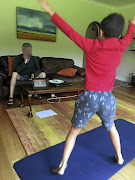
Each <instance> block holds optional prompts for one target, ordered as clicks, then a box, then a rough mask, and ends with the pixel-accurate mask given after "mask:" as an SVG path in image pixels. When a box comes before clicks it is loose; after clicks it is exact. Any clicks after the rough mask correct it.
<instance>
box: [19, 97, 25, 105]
mask: <svg viewBox="0 0 135 180" xmlns="http://www.w3.org/2000/svg"><path fill="white" fill-rule="evenodd" d="M19 107H21V108H23V107H24V104H23V94H21V104H19Z"/></svg>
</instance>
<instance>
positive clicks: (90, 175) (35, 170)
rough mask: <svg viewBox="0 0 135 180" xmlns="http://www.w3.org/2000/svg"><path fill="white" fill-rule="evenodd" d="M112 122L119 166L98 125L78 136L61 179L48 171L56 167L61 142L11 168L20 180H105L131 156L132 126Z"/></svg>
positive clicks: (133, 147)
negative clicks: (117, 140)
mask: <svg viewBox="0 0 135 180" xmlns="http://www.w3.org/2000/svg"><path fill="white" fill-rule="evenodd" d="M115 122H116V127H117V129H118V131H119V133H120V136H121V145H122V154H123V156H124V159H125V162H124V164H123V165H118V164H117V163H116V162H115V160H114V154H115V152H114V149H113V146H112V144H111V141H110V138H109V135H108V133H107V132H106V131H105V130H104V128H103V126H102V127H98V128H96V129H94V130H91V131H89V132H86V133H84V134H81V135H79V136H78V138H77V141H76V145H75V147H74V150H73V152H72V154H71V156H70V159H69V162H68V168H67V170H66V171H65V174H64V175H63V176H59V175H56V174H53V173H52V172H51V169H52V168H54V167H55V168H56V167H58V164H59V162H60V159H61V156H62V152H63V148H64V142H62V143H60V144H58V145H55V146H53V147H50V148H47V149H45V150H43V151H41V152H38V153H36V154H34V155H31V156H28V157H26V158H24V159H23V160H20V161H19V162H17V163H15V164H14V168H15V170H16V172H17V174H18V175H19V177H20V179H21V180H31V179H32V180H62V179H64V180H69V179H70V180H76V179H77V180H82V179H83V180H90V179H92V180H108V179H109V178H111V177H112V176H113V175H114V174H115V173H116V172H118V171H119V170H120V169H121V168H122V167H124V166H125V165H126V164H127V163H129V162H130V161H131V160H133V159H134V157H135V139H134V137H135V125H134V124H132V123H129V122H127V121H125V120H122V119H119V120H116V121H115ZM129 178H130V177H129Z"/></svg>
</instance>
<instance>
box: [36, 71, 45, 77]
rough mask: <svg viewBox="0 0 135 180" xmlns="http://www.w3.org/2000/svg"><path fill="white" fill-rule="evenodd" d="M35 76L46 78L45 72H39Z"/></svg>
mask: <svg viewBox="0 0 135 180" xmlns="http://www.w3.org/2000/svg"><path fill="white" fill-rule="evenodd" d="M36 78H46V73H45V72H41V73H40V74H39V75H38V76H37V77H36Z"/></svg>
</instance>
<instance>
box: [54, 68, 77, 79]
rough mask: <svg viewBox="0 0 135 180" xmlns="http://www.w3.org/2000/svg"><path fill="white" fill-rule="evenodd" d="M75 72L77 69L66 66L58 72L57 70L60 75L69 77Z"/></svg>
mask: <svg viewBox="0 0 135 180" xmlns="http://www.w3.org/2000/svg"><path fill="white" fill-rule="evenodd" d="M76 72H77V69H74V68H66V69H62V70H60V71H59V72H57V74H59V75H62V76H69V77H73V76H74V75H75V74H76Z"/></svg>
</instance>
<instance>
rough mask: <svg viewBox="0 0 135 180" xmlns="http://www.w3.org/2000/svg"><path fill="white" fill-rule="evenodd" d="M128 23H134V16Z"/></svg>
mask: <svg viewBox="0 0 135 180" xmlns="http://www.w3.org/2000/svg"><path fill="white" fill-rule="evenodd" d="M129 23H133V24H134V25H135V16H134V17H133V18H132V19H130V20H129Z"/></svg>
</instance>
